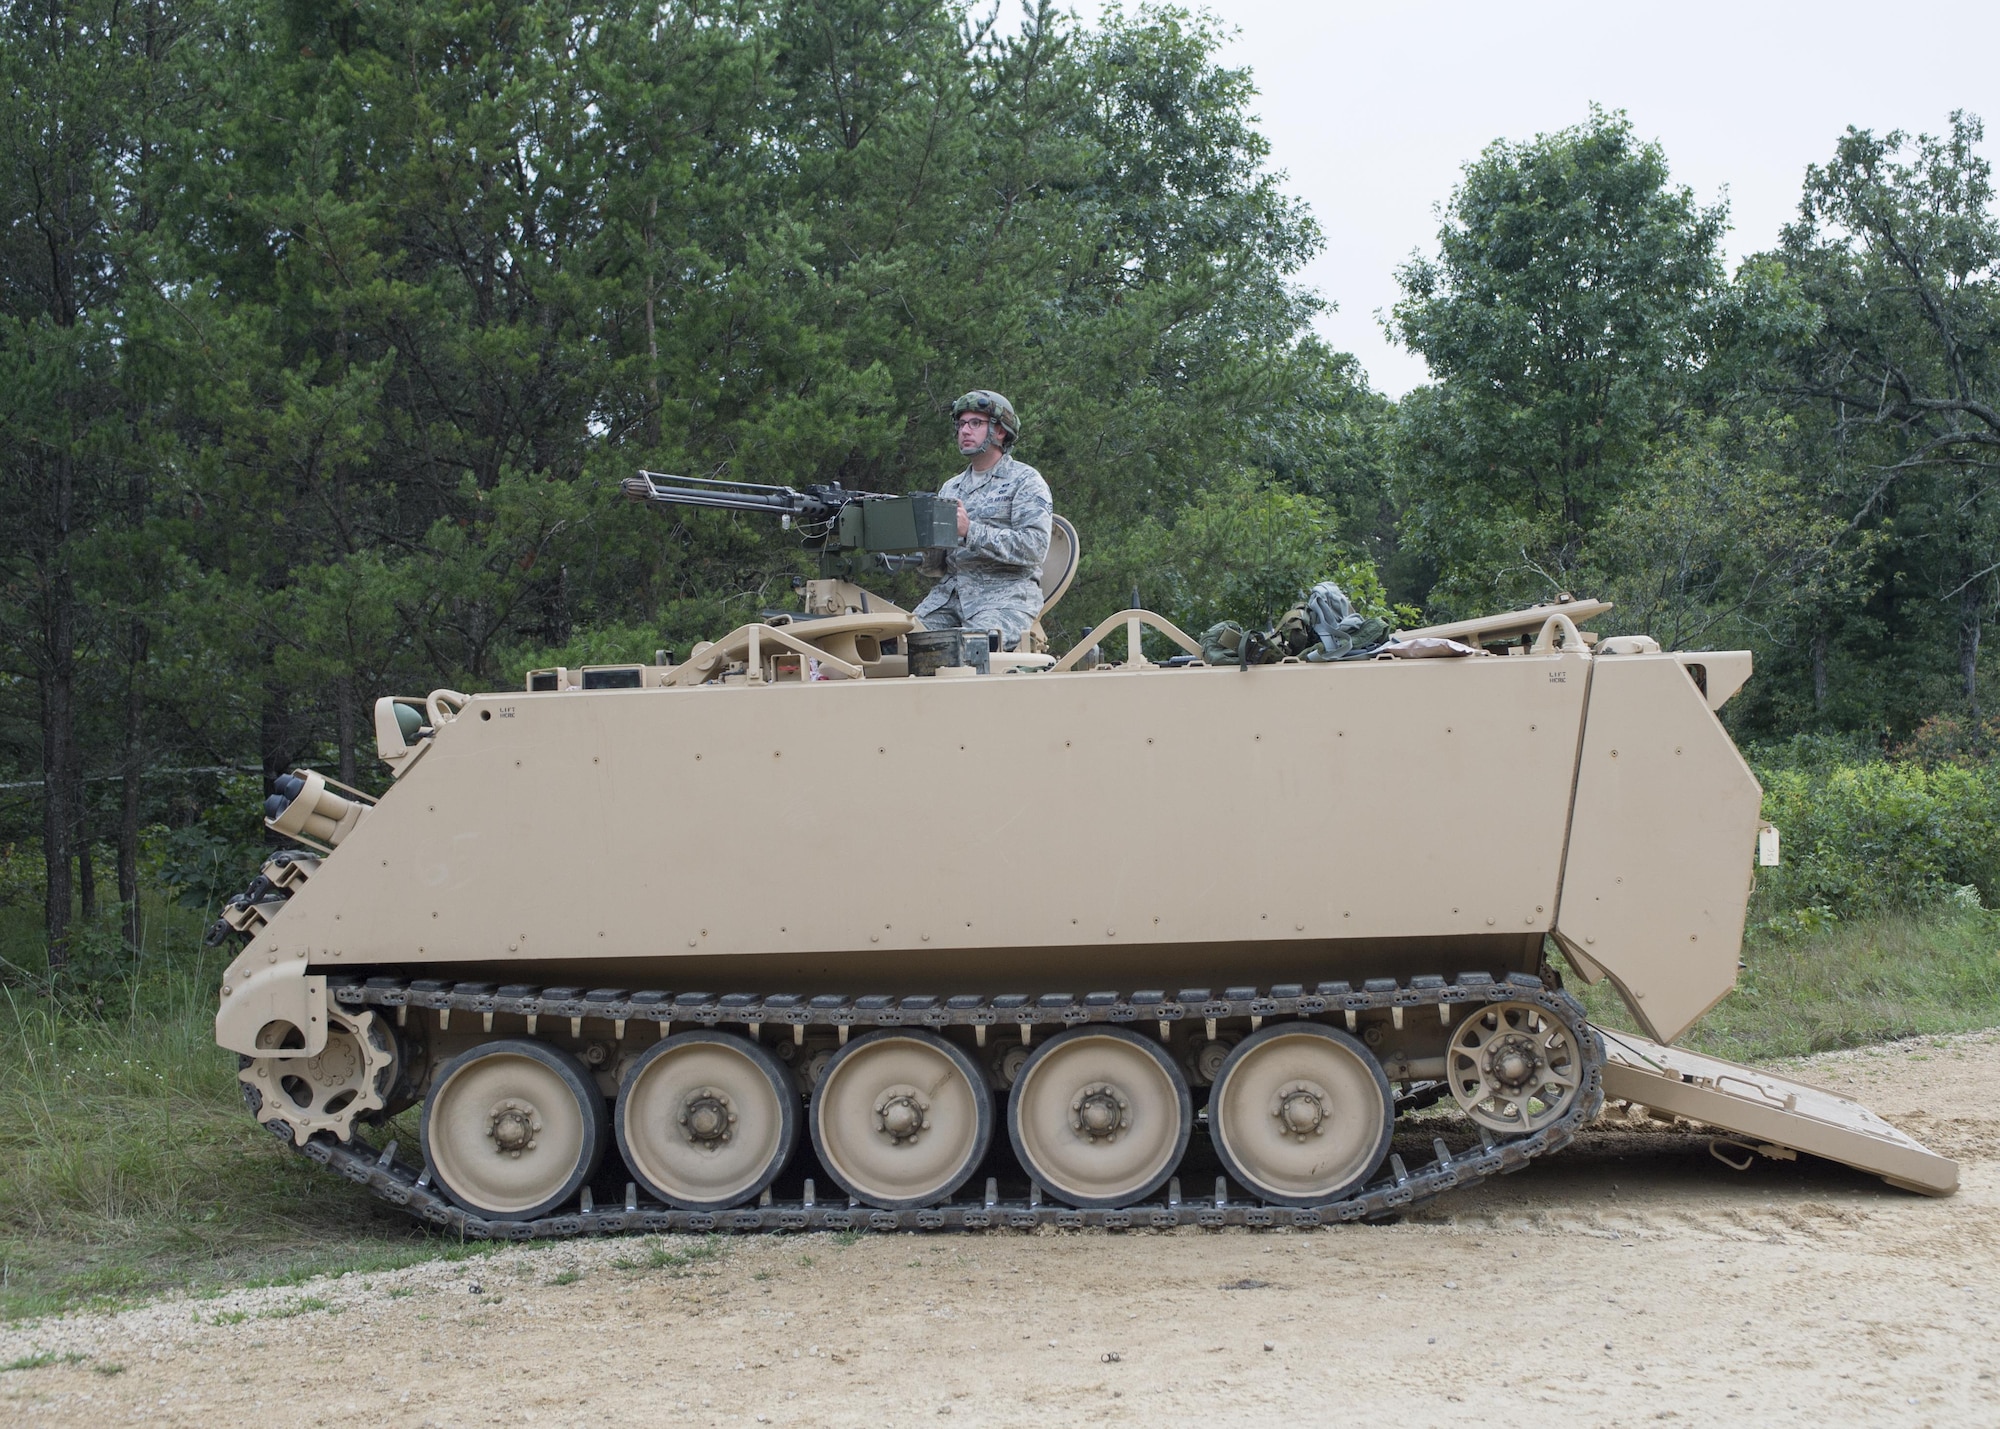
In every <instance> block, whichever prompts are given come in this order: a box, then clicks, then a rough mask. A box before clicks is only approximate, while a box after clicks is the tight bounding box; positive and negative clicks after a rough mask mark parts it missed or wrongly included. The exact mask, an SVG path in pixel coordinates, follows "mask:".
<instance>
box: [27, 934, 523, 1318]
mask: <svg viewBox="0 0 2000 1429" xmlns="http://www.w3.org/2000/svg"><path fill="white" fill-rule="evenodd" d="M152 911H153V912H154V913H156V914H158V915H159V918H160V922H161V923H163V924H165V925H166V927H165V929H164V930H163V936H162V941H163V942H168V936H167V935H170V937H171V941H170V942H168V945H169V946H174V947H177V948H181V949H187V950H189V951H187V952H186V953H185V955H184V956H182V957H180V958H178V959H177V960H176V961H175V962H173V963H168V962H167V961H166V960H165V959H163V958H161V957H160V956H159V955H158V954H154V955H153V957H152V959H151V965H150V966H148V965H147V964H146V963H145V962H142V963H141V966H140V969H139V972H138V975H137V976H135V977H134V978H132V979H131V983H130V986H129V987H124V988H121V989H120V990H119V991H118V992H117V994H116V995H115V996H112V995H107V996H105V998H104V1001H103V1005H102V1006H101V1007H100V1006H99V1005H97V1002H96V999H94V998H93V999H91V1001H90V1002H88V1003H83V1002H81V1000H80V999H59V998H55V997H51V996H49V995H48V994H47V992H46V990H37V989H36V988H34V986H33V985H32V983H31V982H30V980H29V979H28V978H27V977H23V976H21V975H19V974H18V972H17V973H16V975H15V977H14V979H13V982H12V984H11V985H0V1105H4V1106H5V1107H6V1108H7V1113H6V1115H5V1116H4V1117H0V1318H4V1319H20V1318H22V1317H25V1316H35V1315H43V1314H51V1313H56V1312H59V1311H62V1310H66V1309H71V1308H75V1307H78V1306H85V1305H93V1304H98V1305H106V1306H110V1305H118V1304H126V1303H131V1302H132V1301H134V1300H140V1299H145V1298H150V1297H152V1296H155V1295H158V1294H160V1293H161V1292H164V1291H169V1290H188V1291H192V1292H194V1293H196V1294H201V1293H209V1292H215V1291H219V1290H223V1289H236V1288H241V1287H246V1286H262V1285H272V1286H283V1285H292V1284H297V1283H300V1282H302V1281H304V1280H307V1279H309V1278H310V1277H312V1276H314V1275H318V1274H322V1273H326V1272H342V1271H369V1270H388V1269H394V1268H397V1267H399V1266H403V1265H410V1264H414V1263H417V1262H419V1261H426V1260H435V1259H438V1258H440V1257H441V1256H444V1257H450V1258H457V1257H460V1256H465V1255H472V1254H480V1253H483V1251H484V1249H485V1247H484V1246H481V1245H478V1244H471V1245H467V1244H462V1243H458V1242H453V1241H448V1240H445V1239H443V1238H441V1237H439V1236H437V1235H435V1234H433V1233H430V1232H427V1231H426V1230H424V1229H423V1228H421V1227H419V1226H417V1225H416V1224H415V1223H414V1222H412V1221H410V1220H409V1218H408V1217H406V1216H404V1215H403V1214H401V1213H400V1212H397V1211H395V1210H394V1209H393V1208H391V1207H388V1206H383V1205H381V1204H379V1203H377V1202H376V1201H375V1200H374V1198H373V1197H371V1196H369V1195H368V1194H367V1193H366V1192H364V1191H362V1190H360V1188H358V1187H355V1186H352V1185H349V1184H347V1183H345V1182H343V1181H341V1180H339V1179H338V1178H336V1177H331V1176H328V1175H327V1174H326V1173H325V1172H323V1171H321V1170H319V1169H318V1168H317V1167H315V1166H313V1165H312V1164H311V1163H309V1162H307V1161H305V1160H304V1159H303V1158H301V1157H298V1156H295V1155H293V1154H292V1153H291V1152H289V1151H287V1150H286V1149H285V1148H284V1147H282V1146H280V1145H279V1144H278V1143H277V1142H276V1141H275V1140H273V1139H272V1137H271V1136H270V1134H269V1133H268V1132H266V1131H263V1130H262V1129H260V1128H259V1127H258V1126H257V1125H256V1124H255V1123H254V1122H252V1121H251V1119H250V1117H249V1115H248V1114H247V1112H246V1111H245V1110H244V1107H243V1102H242V1097H241V1093H240V1091H239V1089H238V1084H237V1081H236V1065H235V1059H234V1057H232V1056H230V1055H228V1054H226V1053H224V1052H222V1051H221V1050H220V1049H219V1048H217V1047H216V1046H215V1043H214V1030H213V1017H214V1008H215V989H216V983H217V981H218V978H219V975H220V973H221V970H222V967H223V965H224V962H225V961H226V959H225V957H224V955H223V953H222V952H220V951H218V950H212V949H211V950H205V951H194V950H195V949H197V948H198V941H197V939H196V937H195V936H194V930H195V928H196V927H197V926H198V923H199V920H198V918H197V917H196V916H195V915H192V914H189V915H183V916H179V917H176V914H175V912H174V911H172V910H158V909H155V910H152ZM34 932H35V927H34V921H33V919H32V916H31V915H30V914H29V913H27V912H26V911H25V910H20V909H5V910H0V957H4V958H5V959H6V962H7V964H9V965H11V967H12V968H13V969H20V968H21V967H22V966H23V965H24V964H26V963H27V962H28V959H27V958H26V957H24V956H23V955H22V949H23V945H24V944H28V945H30V946H32V944H33V943H34V941H35V939H34ZM401 1134H402V1138H403V1144H404V1145H405V1146H406V1147H408V1146H410V1145H412V1144H413V1141H414V1137H413V1135H412V1134H411V1133H410V1132H409V1131H408V1130H404V1131H403V1132H402V1133H401Z"/></svg>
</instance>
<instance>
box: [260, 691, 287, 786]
mask: <svg viewBox="0 0 2000 1429" xmlns="http://www.w3.org/2000/svg"><path fill="white" fill-rule="evenodd" d="M258 743H259V744H260V745H261V746H262V752H263V756H264V790H263V792H264V793H266V794H270V793H273V792H275V791H274V788H273V786H274V785H275V784H276V783H277V782H278V776H279V775H281V774H289V773H291V772H292V692H291V691H290V690H288V689H286V688H285V687H284V686H283V685H280V684H278V683H276V682H275V681H273V682H271V683H269V684H266V685H265V686H264V716H263V720H262V723H261V725H260V727H259V729H258Z"/></svg>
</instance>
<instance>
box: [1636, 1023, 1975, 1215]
mask: <svg viewBox="0 0 2000 1429" xmlns="http://www.w3.org/2000/svg"><path fill="white" fill-rule="evenodd" d="M1597 1030H1598V1032H1599V1034H1600V1035H1602V1036H1603V1038H1604V1050H1605V1063H1604V1095H1605V1097H1606V1098H1607V1099H1609V1100H1615V1101H1628V1102H1637V1103H1638V1104H1639V1105H1641V1106H1646V1107H1651V1108H1653V1109H1654V1110H1656V1111H1662V1112H1671V1113H1672V1114H1673V1115H1675V1116H1680V1117H1685V1118H1687V1119H1688V1120H1689V1121H1698V1122H1701V1123H1703V1124H1704V1125H1707V1126H1710V1127H1713V1128H1714V1129H1715V1130H1717V1131H1720V1132H1728V1133H1733V1134H1734V1135H1736V1136H1741V1137H1744V1138H1746V1139H1747V1141H1748V1142H1749V1143H1750V1144H1749V1147H1748V1149H1749V1150H1750V1151H1756V1152H1761V1153H1762V1154H1764V1155H1770V1154H1771V1152H1772V1150H1773V1149H1778V1150H1788V1151H1804V1152H1807V1153H1809V1154H1810V1155H1813V1156H1819V1157H1823V1158H1825V1159H1826V1160H1828V1161H1838V1162H1840V1163H1841V1164H1842V1165H1845V1166H1852V1167H1854V1168H1855V1169H1856V1170H1857V1171H1867V1172H1869V1173H1871V1174H1873V1175H1876V1176H1880V1177H1881V1178H1882V1179H1883V1180H1885V1181H1887V1182H1888V1183H1889V1184H1890V1185H1892V1186H1896V1187H1899V1188H1901V1189H1902V1190H1905V1191H1918V1192H1921V1193H1922V1194H1924V1195H1926V1196H1949V1195H1950V1194H1952V1192H1954V1191H1956V1190H1957V1189H1958V1163H1957V1162H1956V1161H1953V1160H1952V1159H1951V1158H1950V1157H1948V1156H1940V1155H1938V1154H1937V1153H1936V1152H1935V1151H1932V1150H1930V1149H1929V1148H1927V1147H1925V1146H1924V1145H1922V1144H1921V1143H1919V1142H1917V1141H1915V1140H1912V1139H1911V1138H1910V1137H1908V1136H1905V1135H1904V1134H1903V1133H1902V1132H1900V1131H1898V1130H1897V1129H1896V1128H1895V1127H1893V1126H1891V1125H1889V1123H1888V1122H1886V1121H1884V1120H1882V1118H1881V1117H1879V1116H1877V1115H1875V1113H1874V1112H1872V1111H1870V1110H1868V1108H1867V1107H1865V1106H1862V1105H1861V1104H1860V1103H1859V1102H1853V1101H1849V1100H1848V1099H1847V1098H1846V1097H1842V1096H1836V1095H1834V1094H1833V1093H1832V1092H1829V1091H1823V1090H1821V1089H1820V1088H1818V1087H1814V1086H1808V1085H1807V1084H1806V1083H1804V1082H1795V1081H1792V1080H1791V1079H1790V1078H1788V1077H1780V1076H1777V1075H1776V1074H1774V1073H1771V1072H1766V1071H1761V1070H1759V1069H1757V1068H1755V1067H1745V1066H1740V1065H1738V1064H1737V1063H1735V1062H1725V1061H1723V1060H1722V1059H1721V1058H1720V1057H1705V1056H1703V1055H1702V1054H1701V1053H1699V1052H1690V1051H1687V1050H1686V1049H1685V1048H1681V1047H1663V1046H1661V1045H1660V1044H1659V1043H1657V1042H1653V1041H1650V1040H1648V1039H1647V1038H1644V1037H1640V1036H1637V1035H1636V1034H1634V1033H1630V1032H1612V1031H1609V1030H1607V1029H1605V1028H1602V1027H1600V1028H1598V1029H1597Z"/></svg>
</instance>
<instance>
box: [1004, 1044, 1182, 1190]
mask: <svg viewBox="0 0 2000 1429" xmlns="http://www.w3.org/2000/svg"><path fill="white" fill-rule="evenodd" d="M1193 1127H1194V1105H1193V1102H1192V1100H1191V1099H1190V1097H1189V1096H1188V1087H1187V1079H1186V1078H1185V1077H1184V1076H1183V1075H1182V1074H1181V1069H1180V1068H1179V1067H1177V1066H1176V1065H1175V1064H1174V1061H1173V1059H1172V1058H1171V1057H1169V1056H1168V1055H1167V1054H1166V1053H1165V1052H1164V1051H1162V1050H1161V1049H1160V1048H1159V1047H1158V1046H1156V1045H1154V1044H1153V1043H1152V1042H1150V1041H1148V1040H1147V1039H1146V1038H1144V1037H1141V1036H1139V1035H1137V1034H1136V1033H1133V1032H1128V1031H1127V1030H1126V1029H1124V1028H1122V1027H1103V1026H1092V1027H1077V1028H1073V1029H1071V1030H1070V1031H1068V1032H1064V1033H1062V1034H1060V1035H1059V1036H1056V1037H1052V1038H1050V1039H1049V1040H1048V1041H1047V1042H1044V1043H1043V1044H1042V1045H1041V1046H1040V1047H1039V1048H1037V1049H1036V1051H1035V1054H1034V1055H1033V1056H1031V1057H1030V1058H1028V1061H1027V1064H1026V1065H1025V1066H1024V1067H1022V1069H1021V1075H1020V1079H1019V1080H1018V1081H1016V1082H1015V1084H1014V1095H1013V1098H1012V1100H1011V1101H1010V1103H1009V1105H1008V1108H1007V1134H1008V1136H1009V1137H1010V1138H1011V1139H1012V1141H1013V1143H1014V1154H1015V1155H1016V1156H1018V1157H1020V1160H1021V1164H1022V1166H1024V1167H1026V1168H1027V1172H1028V1174H1029V1175H1030V1176H1032V1177H1034V1179H1035V1183H1036V1184H1037V1185H1039V1186H1040V1187H1041V1188H1042V1190H1043V1191H1044V1192H1046V1193H1047V1194H1048V1195H1050V1196H1053V1197H1055V1198H1056V1199H1057V1200H1060V1201H1064V1202H1067V1203H1068V1204H1070V1205H1072V1206H1080V1207H1084V1208H1086V1209H1092V1208H1105V1209H1109V1208H1113V1207H1117V1206H1129V1205H1132V1204H1133V1203H1135V1202H1137V1201H1143V1200H1145V1199H1146V1197H1148V1196H1150V1195H1152V1194H1153V1192H1155V1191H1157V1190H1159V1188H1160V1187H1161V1186H1162V1185H1163V1184H1165V1182H1166V1179H1167V1177H1169V1176H1170V1175H1172V1174H1173V1170H1174V1167H1175V1166H1177V1165H1178V1164H1179V1163H1180V1159H1181V1153H1182V1152H1184V1151H1185V1150H1187V1142H1188V1134H1189V1132H1190V1131H1191V1130H1193Z"/></svg>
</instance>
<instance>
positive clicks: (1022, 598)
mask: <svg viewBox="0 0 2000 1429" xmlns="http://www.w3.org/2000/svg"><path fill="white" fill-rule="evenodd" d="M938 495H940V496H943V497H946V498H947V499H952V500H957V501H961V502H963V503H964V504H965V515H966V519H967V521H968V523H969V524H968V527H967V531H966V534H965V536H964V537H963V538H962V539H961V540H960V541H959V543H958V545H957V546H955V547H953V548H952V549H950V550H948V551H946V552H945V553H944V561H943V565H942V569H940V568H939V567H938V566H936V565H934V564H932V562H931V561H926V562H925V567H924V569H925V574H927V575H942V576H943V579H942V580H940V581H939V582H938V583H937V585H935V586H934V587H932V589H931V593H930V594H929V595H927V596H925V597H924V598H923V599H922V600H921V601H919V602H918V603H917V608H916V610H915V611H913V612H912V614H914V615H915V616H916V617H917V618H918V619H919V620H921V621H923V622H924V624H925V625H926V626H928V627H929V628H930V629H932V630H950V629H956V628H960V627H963V628H965V629H969V630H998V631H999V632H1000V639H1001V643H1002V645H1003V646H1004V647H1005V648H1006V649H1009V650H1012V649H1013V648H1014V647H1015V646H1017V645H1019V644H1020V643H1021V637H1022V636H1024V635H1026V634H1027V633H1028V627H1029V626H1030V625H1031V624H1033V623H1034V620H1035V617H1036V616H1037V615H1039V614H1041V610H1042V562H1043V561H1044V560H1046V559H1047V558H1048V554H1049V529H1050V526H1051V523H1052V521H1053V518H1054V514H1055V502H1054V501H1053V500H1052V499H1051V498H1050V496H1049V484H1048V483H1047V482H1046V481H1043V480H1042V474H1041V473H1040V472H1039V471H1036V470H1035V469H1034V468H1033V467H1031V466H1029V465H1028V464H1027V463H1026V462H1022V461H1016V460H1015V459H1014V458H1013V457H1011V456H1002V457H1001V458H1000V460H999V461H998V462H996V463H994V465H993V466H992V467H991V468H989V469H988V470H986V471H984V472H978V471H974V470H972V469H971V468H970V467H967V468H966V469H965V470H964V471H962V472H960V473H959V474H958V475H957V476H954V477H953V478H952V479H951V480H950V481H947V482H946V483H945V484H944V487H943V489H942V490H941V491H939V492H938Z"/></svg>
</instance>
